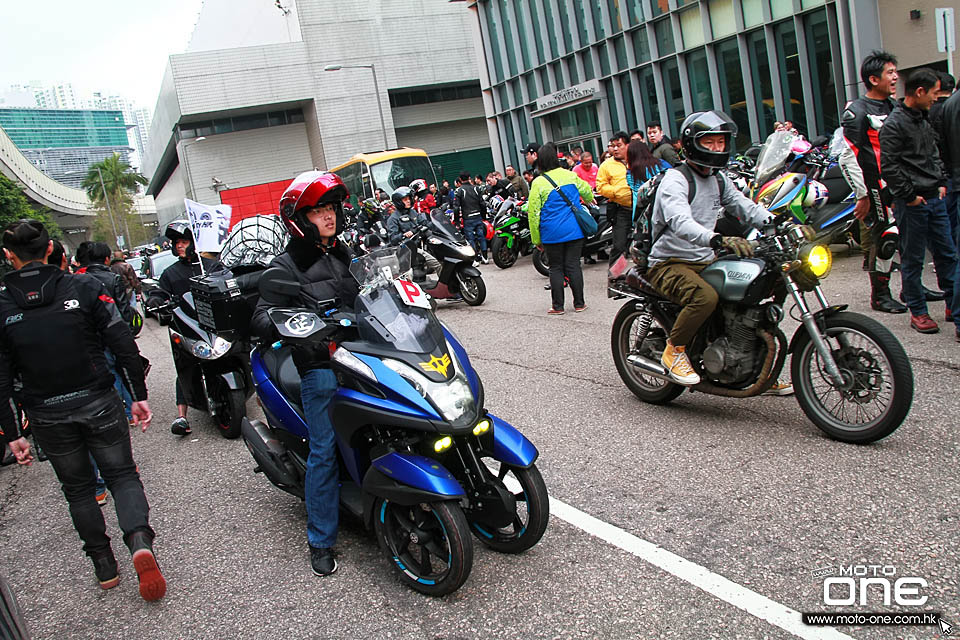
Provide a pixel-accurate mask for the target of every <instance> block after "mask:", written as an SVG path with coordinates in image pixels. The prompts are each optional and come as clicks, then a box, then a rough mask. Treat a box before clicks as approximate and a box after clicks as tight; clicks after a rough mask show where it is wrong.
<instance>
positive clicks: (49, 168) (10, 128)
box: [0, 108, 133, 187]
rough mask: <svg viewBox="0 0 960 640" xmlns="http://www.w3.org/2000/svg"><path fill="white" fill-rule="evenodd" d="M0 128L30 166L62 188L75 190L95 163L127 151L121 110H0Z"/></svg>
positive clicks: (124, 157) (124, 155) (123, 156)
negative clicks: (28, 161)
mask: <svg viewBox="0 0 960 640" xmlns="http://www.w3.org/2000/svg"><path fill="white" fill-rule="evenodd" d="M0 128H3V129H4V131H6V133H7V135H9V136H10V139H11V140H12V141H13V143H14V144H15V145H16V146H17V147H18V148H19V150H20V151H21V152H22V153H23V155H24V156H25V157H26V158H27V159H28V160H30V162H32V163H33V165H34V166H36V167H37V168H39V169H40V170H41V171H43V172H44V173H46V174H47V175H48V176H50V177H51V178H53V179H54V180H57V181H59V182H61V183H63V184H65V185H67V186H71V187H79V186H80V184H81V183H82V182H83V179H84V178H85V177H86V175H87V170H88V169H89V168H90V166H91V165H92V164H94V163H96V162H100V161H102V160H104V159H105V158H108V157H110V156H112V155H113V154H114V153H119V154H120V157H121V159H122V160H123V161H124V162H128V161H129V157H130V152H131V151H132V150H133V149H132V148H131V147H130V146H129V140H128V137H127V128H126V124H125V123H124V119H123V114H122V113H121V112H120V111H110V110H93V109H24V108H15V109H6V108H0Z"/></svg>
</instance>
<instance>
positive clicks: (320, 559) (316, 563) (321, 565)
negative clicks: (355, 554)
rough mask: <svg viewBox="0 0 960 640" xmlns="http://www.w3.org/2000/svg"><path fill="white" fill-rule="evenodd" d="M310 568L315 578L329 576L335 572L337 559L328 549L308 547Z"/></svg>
mask: <svg viewBox="0 0 960 640" xmlns="http://www.w3.org/2000/svg"><path fill="white" fill-rule="evenodd" d="M310 566H311V567H312V568H313V575H315V576H329V575H332V574H334V573H336V572H337V566H338V565H337V559H336V558H334V557H333V550H331V549H329V548H318V547H310Z"/></svg>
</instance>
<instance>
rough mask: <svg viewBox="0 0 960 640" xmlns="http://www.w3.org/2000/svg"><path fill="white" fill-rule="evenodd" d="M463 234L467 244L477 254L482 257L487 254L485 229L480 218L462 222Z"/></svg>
mask: <svg viewBox="0 0 960 640" xmlns="http://www.w3.org/2000/svg"><path fill="white" fill-rule="evenodd" d="M463 234H464V235H465V236H467V242H469V243H470V246H472V247H473V248H474V249H475V250H476V251H477V253H479V254H481V255H483V254H486V253H487V227H486V226H485V225H484V224H483V220H481V219H480V218H467V219H466V220H464V221H463Z"/></svg>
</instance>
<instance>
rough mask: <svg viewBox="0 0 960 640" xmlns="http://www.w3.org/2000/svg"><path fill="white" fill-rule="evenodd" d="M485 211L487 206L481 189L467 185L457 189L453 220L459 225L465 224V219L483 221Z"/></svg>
mask: <svg viewBox="0 0 960 640" xmlns="http://www.w3.org/2000/svg"><path fill="white" fill-rule="evenodd" d="M508 184H509V183H508ZM484 211H485V206H484V204H483V197H482V196H481V195H480V188H479V187H477V186H475V185H466V184H462V185H460V186H459V187H457V190H456V192H454V200H453V219H454V220H455V221H456V223H457V224H463V220H464V219H469V220H473V219H481V220H482V219H483V214H484Z"/></svg>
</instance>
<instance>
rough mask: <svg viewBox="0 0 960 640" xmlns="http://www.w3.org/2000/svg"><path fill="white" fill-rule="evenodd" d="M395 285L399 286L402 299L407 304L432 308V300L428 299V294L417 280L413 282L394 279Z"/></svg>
mask: <svg viewBox="0 0 960 640" xmlns="http://www.w3.org/2000/svg"><path fill="white" fill-rule="evenodd" d="M393 286H395V287H396V288H397V292H398V293H399V294H400V299H401V300H403V303H404V304H406V305H407V306H409V307H420V308H421V309H429V308H430V301H429V300H428V299H427V294H426V293H424V291H423V289H421V288H420V287H419V285H417V283H416V282H411V281H410V280H394V281H393Z"/></svg>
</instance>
